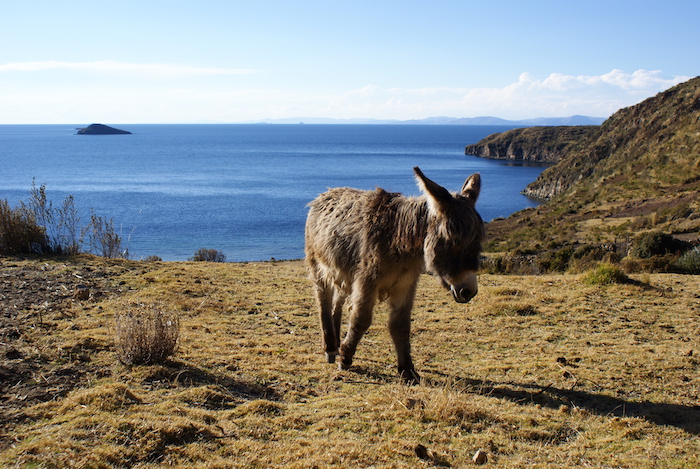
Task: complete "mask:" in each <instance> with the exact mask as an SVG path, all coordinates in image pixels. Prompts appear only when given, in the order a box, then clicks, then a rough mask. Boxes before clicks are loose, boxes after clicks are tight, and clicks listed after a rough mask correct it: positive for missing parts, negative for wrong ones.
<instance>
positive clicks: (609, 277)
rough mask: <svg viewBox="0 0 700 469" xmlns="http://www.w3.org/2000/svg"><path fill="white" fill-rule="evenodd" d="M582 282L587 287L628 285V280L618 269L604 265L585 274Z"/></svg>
mask: <svg viewBox="0 0 700 469" xmlns="http://www.w3.org/2000/svg"><path fill="white" fill-rule="evenodd" d="M583 281H584V282H585V283H587V284H588V285H614V284H622V283H630V278H629V277H628V276H627V275H626V274H625V273H624V272H623V271H622V269H621V268H620V267H618V266H616V265H612V264H606V263H604V264H600V265H599V266H598V267H596V268H595V269H593V270H591V271H589V272H588V273H586V274H585V275H584V276H583Z"/></svg>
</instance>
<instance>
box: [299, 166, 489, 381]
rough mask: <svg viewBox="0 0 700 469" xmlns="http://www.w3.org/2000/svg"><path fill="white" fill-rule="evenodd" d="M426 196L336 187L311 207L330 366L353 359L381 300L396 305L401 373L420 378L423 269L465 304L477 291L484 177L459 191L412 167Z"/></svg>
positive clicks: (310, 246) (312, 255)
mask: <svg viewBox="0 0 700 469" xmlns="http://www.w3.org/2000/svg"><path fill="white" fill-rule="evenodd" d="M413 170H414V172H415V175H416V180H417V182H418V187H419V188H420V189H421V191H422V192H423V195H421V196H420V197H406V196H403V195H401V194H399V193H389V192H386V191H384V190H383V189H379V188H377V189H376V190H374V191H361V190H357V189H350V188H335V189H329V190H328V191H327V192H325V193H323V194H321V195H320V196H318V198H316V199H315V200H313V201H312V202H311V203H310V204H309V207H310V209H309V214H308V217H307V220H306V231H305V237H306V249H305V251H306V264H307V269H308V271H309V277H310V279H311V281H312V282H313V283H314V285H315V294H316V300H317V302H318V308H319V312H320V318H321V329H322V335H323V344H324V351H325V354H326V359H327V360H328V363H334V362H335V361H336V357H337V356H338V355H340V362H339V364H338V366H339V368H340V369H347V368H349V367H350V365H351V364H352V359H353V356H354V355H355V351H356V349H357V344H358V342H359V341H360V339H361V338H362V336H363V335H364V333H365V332H366V331H367V329H368V328H369V326H370V324H371V322H372V310H373V309H374V305H375V303H376V302H377V301H382V300H387V301H388V304H389V307H390V316H389V332H390V334H391V338H392V340H393V342H394V347H395V349H396V355H397V358H398V370H399V375H400V376H401V377H402V378H403V379H404V380H405V381H407V382H411V383H416V382H418V381H419V380H420V378H419V376H418V374H417V373H416V371H415V369H414V367H413V360H412V359H411V344H410V333H411V309H412V308H413V300H414V298H415V294H416V286H417V284H418V279H419V277H420V274H421V273H423V272H425V271H426V270H427V271H428V272H429V273H432V274H433V275H434V276H436V277H438V278H439V279H440V281H441V282H442V285H443V286H444V287H445V288H447V289H449V290H450V291H451V292H452V296H453V297H454V299H455V301H457V302H458V303H466V302H468V301H469V300H471V299H472V298H473V297H474V295H476V292H477V289H478V285H477V276H476V271H477V268H478V266H479V256H480V253H481V243H482V241H483V239H484V236H485V234H484V222H483V220H482V219H481V217H480V216H479V214H478V213H477V211H476V209H475V208H474V205H475V203H476V200H477V199H478V197H479V192H480V190H481V177H480V176H479V174H473V175H471V176H469V178H468V179H467V180H466V181H465V183H464V185H463V187H462V190H461V192H460V193H459V194H451V193H450V192H448V191H447V189H445V188H444V187H442V186H440V185H439V184H437V183H435V182H433V181H431V180H430V179H428V178H427V177H426V176H425V175H424V174H423V172H422V171H421V170H420V168H418V167H415V168H413ZM348 297H349V301H350V308H349V309H350V320H349V324H348V329H347V334H346V336H345V339H344V340H343V342H342V344H341V343H340V327H341V317H342V308H343V304H344V303H345V300H346V299H348Z"/></svg>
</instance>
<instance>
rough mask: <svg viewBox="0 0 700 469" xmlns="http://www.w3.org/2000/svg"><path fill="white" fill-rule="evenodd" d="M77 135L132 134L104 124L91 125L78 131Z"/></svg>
mask: <svg viewBox="0 0 700 469" xmlns="http://www.w3.org/2000/svg"><path fill="white" fill-rule="evenodd" d="M77 130H78V133H77V134H76V135H126V134H129V135H130V134H131V132H128V131H126V130H120V129H115V128H114V127H110V126H108V125H104V124H90V125H88V126H87V127H82V128H79V129H77Z"/></svg>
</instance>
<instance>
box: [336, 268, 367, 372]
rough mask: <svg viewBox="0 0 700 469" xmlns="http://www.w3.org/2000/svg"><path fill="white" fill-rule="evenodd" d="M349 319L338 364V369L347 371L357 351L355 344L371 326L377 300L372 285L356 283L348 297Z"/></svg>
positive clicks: (361, 282)
mask: <svg viewBox="0 0 700 469" xmlns="http://www.w3.org/2000/svg"><path fill="white" fill-rule="evenodd" d="M350 299H351V301H350V315H349V316H350V317H349V319H348V332H347V335H346V336H345V339H343V342H342V343H341V344H340V363H338V368H340V369H341V370H342V369H345V370H346V369H348V368H350V365H352V359H353V357H354V356H355V351H356V350H357V344H358V342H360V339H361V338H362V336H363V335H364V334H365V332H367V329H369V326H370V324H372V309H373V308H374V303H375V302H376V300H377V294H376V291H375V289H374V285H372V284H371V283H367V282H366V281H365V282H363V281H360V282H356V284H355V285H353V290H352V294H351V296H350Z"/></svg>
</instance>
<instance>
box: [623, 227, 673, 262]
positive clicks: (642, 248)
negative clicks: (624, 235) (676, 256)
mask: <svg viewBox="0 0 700 469" xmlns="http://www.w3.org/2000/svg"><path fill="white" fill-rule="evenodd" d="M684 249H687V243H685V242H683V241H681V240H679V239H676V238H674V237H673V236H671V235H670V234H668V233H663V232H661V231H649V232H647V233H643V234H641V235H640V236H638V237H637V238H636V239H635V240H634V243H633V244H632V249H631V250H630V255H631V256H634V257H638V258H640V259H649V258H652V257H654V256H663V255H666V254H672V253H676V252H680V251H683V250H684Z"/></svg>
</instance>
